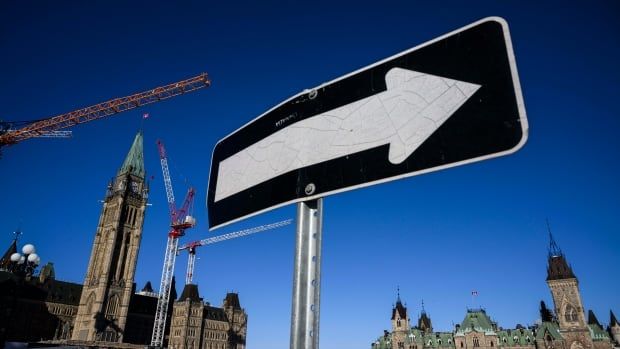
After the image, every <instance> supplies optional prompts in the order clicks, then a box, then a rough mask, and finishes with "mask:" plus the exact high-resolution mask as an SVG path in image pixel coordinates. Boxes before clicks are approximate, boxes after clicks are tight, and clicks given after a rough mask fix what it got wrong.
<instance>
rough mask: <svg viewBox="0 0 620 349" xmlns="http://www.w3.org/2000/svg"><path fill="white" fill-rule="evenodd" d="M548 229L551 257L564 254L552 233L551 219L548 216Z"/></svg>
mask: <svg viewBox="0 0 620 349" xmlns="http://www.w3.org/2000/svg"><path fill="white" fill-rule="evenodd" d="M547 231H549V257H558V256H561V255H562V250H561V249H560V247H559V246H558V244H557V243H556V242H555V239H553V234H551V226H550V225H549V219H548V218H547Z"/></svg>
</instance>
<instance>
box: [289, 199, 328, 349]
mask: <svg viewBox="0 0 620 349" xmlns="http://www.w3.org/2000/svg"><path fill="white" fill-rule="evenodd" d="M322 230H323V199H322V198H319V199H316V200H311V201H304V202H300V203H298V204H297V237H296V242H295V271H294V272H293V307H292V314H291V349H318V348H319V319H320V313H319V310H320V308H321V307H320V302H321V234H322Z"/></svg>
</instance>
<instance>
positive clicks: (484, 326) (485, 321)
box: [457, 309, 494, 334]
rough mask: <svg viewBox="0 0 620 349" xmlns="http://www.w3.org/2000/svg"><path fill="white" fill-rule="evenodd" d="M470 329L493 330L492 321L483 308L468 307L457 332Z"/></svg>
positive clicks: (462, 332) (464, 331)
mask: <svg viewBox="0 0 620 349" xmlns="http://www.w3.org/2000/svg"><path fill="white" fill-rule="evenodd" d="M472 331H476V332H494V330H493V322H492V321H491V319H490V318H489V316H488V315H487V313H486V312H485V311H484V310H483V309H476V310H470V309H468V310H467V314H466V315H465V319H463V322H462V323H461V327H460V328H459V330H458V331H457V334H464V333H467V332H472Z"/></svg>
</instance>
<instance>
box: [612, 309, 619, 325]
mask: <svg viewBox="0 0 620 349" xmlns="http://www.w3.org/2000/svg"><path fill="white" fill-rule="evenodd" d="M609 326H620V323H618V320H617V319H616V316H615V315H614V312H613V311H611V310H610V311H609Z"/></svg>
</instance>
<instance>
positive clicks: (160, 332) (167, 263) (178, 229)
mask: <svg viewBox="0 0 620 349" xmlns="http://www.w3.org/2000/svg"><path fill="white" fill-rule="evenodd" d="M157 147H158V148H159V159H160V162H161V171H162V174H163V177H164V185H165V187H166V197H167V199H168V209H169V211H170V228H171V229H170V232H169V233H168V241H167V243H166V253H165V256H164V267H163V269H162V272H161V283H160V286H159V295H158V297H157V309H156V311H155V322H154V324H153V335H152V337H151V346H153V347H161V346H162V344H163V339H164V330H165V327H166V316H167V315H168V304H169V301H170V289H171V288H172V277H173V275H174V263H175V261H176V255H177V248H178V246H179V238H180V237H181V236H183V235H185V230H186V229H189V228H192V227H193V226H194V225H196V219H195V218H194V217H193V216H191V215H190V214H189V211H190V209H191V207H192V204H193V202H194V194H195V192H194V188H191V187H190V188H189V190H188V191H187V195H186V196H185V201H184V202H183V206H181V208H180V209H179V210H177V208H176V203H175V200H174V191H173V189H172V180H171V179H170V171H169V170H168V157H167V155H166V148H165V147H164V143H162V142H161V141H160V140H158V141H157Z"/></svg>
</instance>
